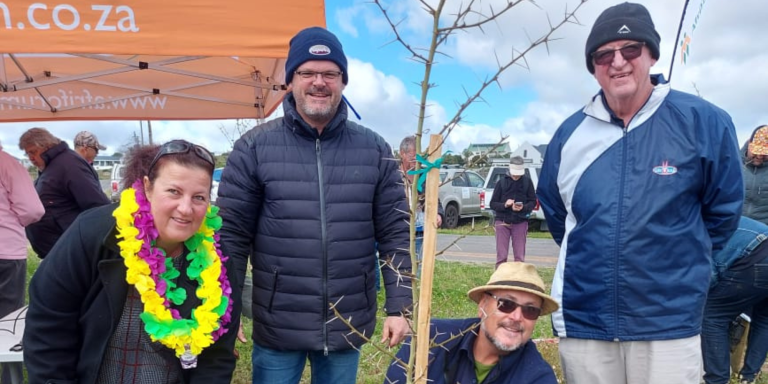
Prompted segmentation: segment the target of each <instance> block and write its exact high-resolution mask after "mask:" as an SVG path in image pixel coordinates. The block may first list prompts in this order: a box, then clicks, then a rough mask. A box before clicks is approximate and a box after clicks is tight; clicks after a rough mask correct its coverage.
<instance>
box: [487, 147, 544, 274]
mask: <svg viewBox="0 0 768 384" xmlns="http://www.w3.org/2000/svg"><path fill="white" fill-rule="evenodd" d="M490 206H491V209H492V210H493V212H494V215H495V220H494V222H493V228H494V230H495V231H496V266H497V267H498V266H499V265H501V263H506V262H507V259H508V258H509V242H510V240H511V241H512V254H513V255H514V256H515V261H525V242H526V240H527V237H528V215H530V214H531V211H533V208H535V207H536V190H535V189H534V188H533V181H531V178H530V177H529V176H527V175H526V174H525V165H524V161H523V158H522V157H520V156H514V157H512V158H511V159H509V173H508V174H507V175H506V176H505V177H502V178H501V179H499V181H498V182H497V183H496V186H494V187H493V195H492V196H491V203H490Z"/></svg>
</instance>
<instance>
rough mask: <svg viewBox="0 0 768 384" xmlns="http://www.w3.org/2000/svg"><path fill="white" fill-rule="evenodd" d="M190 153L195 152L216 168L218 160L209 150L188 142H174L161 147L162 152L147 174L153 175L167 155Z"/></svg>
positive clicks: (156, 157) (158, 153)
mask: <svg viewBox="0 0 768 384" xmlns="http://www.w3.org/2000/svg"><path fill="white" fill-rule="evenodd" d="M189 151H194V153H195V155H197V157H199V158H201V159H203V160H205V161H206V162H208V163H209V164H211V166H213V167H215V166H216V160H215V159H214V158H213V155H212V154H211V153H210V152H208V150H207V149H205V148H203V147H201V146H199V145H197V144H192V143H190V142H187V141H183V140H172V141H169V142H167V143H165V144H163V145H162V146H161V147H160V151H159V152H157V155H155V158H154V159H152V162H151V163H150V164H149V169H148V170H147V174H148V175H149V174H151V173H152V169H153V168H155V164H157V161H158V160H160V158H161V157H163V156H165V155H173V154H184V153H187V152H189Z"/></svg>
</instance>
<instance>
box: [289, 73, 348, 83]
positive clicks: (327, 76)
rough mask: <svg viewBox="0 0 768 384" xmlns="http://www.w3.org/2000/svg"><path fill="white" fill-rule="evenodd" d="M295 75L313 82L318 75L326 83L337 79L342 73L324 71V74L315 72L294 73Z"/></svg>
mask: <svg viewBox="0 0 768 384" xmlns="http://www.w3.org/2000/svg"><path fill="white" fill-rule="evenodd" d="M294 73H295V74H297V75H299V77H301V78H302V79H304V80H310V79H311V80H314V79H315V78H317V75H320V76H321V77H322V78H323V80H327V81H333V80H336V79H338V78H339V76H341V75H342V74H343V73H344V72H341V71H325V72H315V71H296V72H294Z"/></svg>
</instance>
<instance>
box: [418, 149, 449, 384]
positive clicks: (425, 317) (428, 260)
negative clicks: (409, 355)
mask: <svg viewBox="0 0 768 384" xmlns="http://www.w3.org/2000/svg"><path fill="white" fill-rule="evenodd" d="M442 141H443V137H442V136H440V135H430V137H429V149H428V150H427V153H428V154H429V161H430V162H434V161H435V160H437V159H438V158H440V155H441V153H442V145H441V143H442ZM425 184H426V185H425V187H424V188H425V191H426V194H425V202H424V203H425V204H426V207H425V209H424V243H423V249H422V259H421V279H420V280H419V284H420V288H419V301H418V303H417V305H418V316H417V319H418V320H417V321H418V324H417V325H416V367H415V369H414V372H415V375H414V377H415V379H416V381H415V382H416V384H426V383H427V362H428V359H429V341H430V340H431V336H430V334H429V322H430V319H431V316H432V281H433V277H434V276H433V275H434V272H435V247H436V245H437V244H436V243H437V195H438V194H439V193H440V192H439V189H440V170H439V169H432V170H430V171H429V173H428V174H427V181H426V183H425Z"/></svg>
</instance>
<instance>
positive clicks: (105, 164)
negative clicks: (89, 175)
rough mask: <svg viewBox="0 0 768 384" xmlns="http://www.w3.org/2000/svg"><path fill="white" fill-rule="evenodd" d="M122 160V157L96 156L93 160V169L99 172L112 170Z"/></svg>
mask: <svg viewBox="0 0 768 384" xmlns="http://www.w3.org/2000/svg"><path fill="white" fill-rule="evenodd" d="M121 159H122V158H121V157H120V156H96V158H95V159H93V168H95V169H96V170H97V171H103V170H105V169H112V166H113V165H115V164H117V163H119V162H120V160H121Z"/></svg>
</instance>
